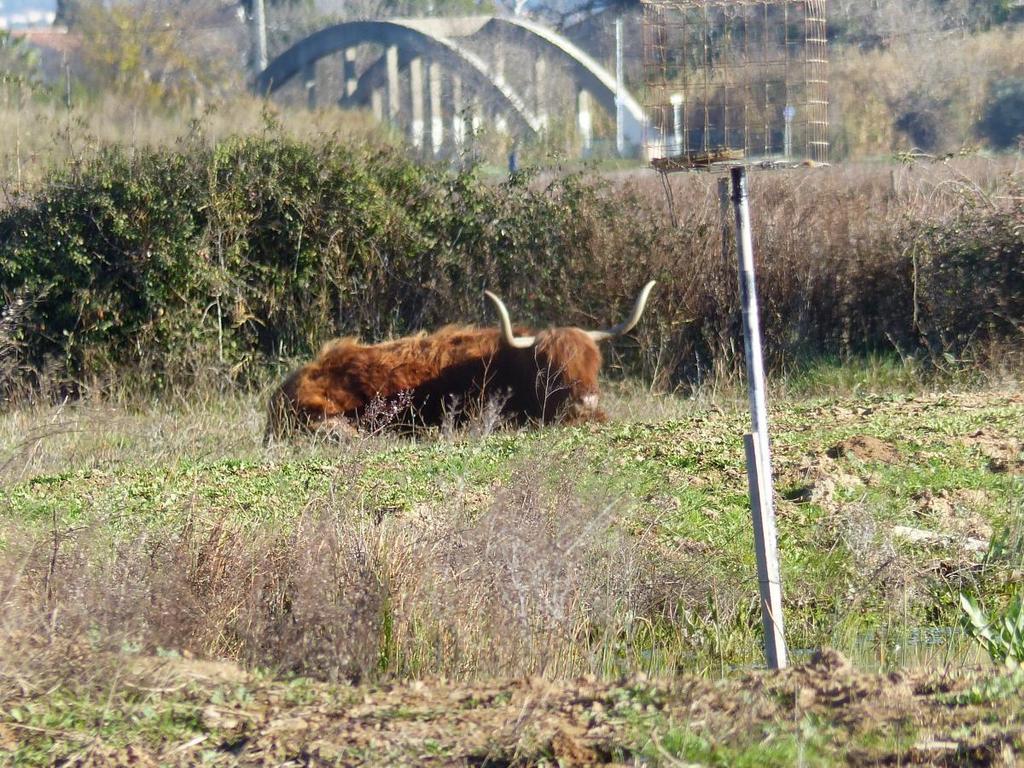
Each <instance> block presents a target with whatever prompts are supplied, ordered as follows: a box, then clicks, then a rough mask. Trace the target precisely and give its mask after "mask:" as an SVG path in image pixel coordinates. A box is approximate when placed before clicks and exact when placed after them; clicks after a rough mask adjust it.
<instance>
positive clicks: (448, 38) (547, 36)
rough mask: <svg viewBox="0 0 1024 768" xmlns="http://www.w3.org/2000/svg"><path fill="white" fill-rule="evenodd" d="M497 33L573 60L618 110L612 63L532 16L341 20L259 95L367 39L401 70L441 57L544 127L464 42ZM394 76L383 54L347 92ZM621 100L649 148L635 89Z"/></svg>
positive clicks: (601, 100) (284, 61)
mask: <svg viewBox="0 0 1024 768" xmlns="http://www.w3.org/2000/svg"><path fill="white" fill-rule="evenodd" d="M489 35H495V36H500V37H501V38H503V39H507V40H510V41H513V42H517V43H520V44H521V45H522V46H523V47H524V48H526V49H528V50H531V51H534V52H535V53H537V54H544V55H546V56H548V57H550V58H551V59H553V60H555V61H557V62H560V63H561V64H563V65H565V71H566V72H567V73H568V75H569V77H570V80H571V81H572V83H573V86H574V87H575V88H576V90H577V91H578V92H579V91H586V92H587V93H589V94H590V95H591V96H592V97H593V98H594V99H595V100H596V102H597V103H598V104H599V105H600V106H601V107H602V108H603V109H604V110H605V111H607V112H608V113H609V114H611V115H615V114H616V107H617V103H616V97H617V89H616V82H615V77H614V76H613V75H612V74H611V73H609V72H608V70H607V69H605V68H604V67H603V66H601V65H600V64H599V63H598V62H597V61H596V60H594V59H593V58H592V57H591V56H589V55H588V54H587V53H586V52H584V51H583V50H582V49H581V48H579V47H578V46H577V45H575V44H574V43H572V42H571V41H570V40H568V39H567V38H565V37H564V36H562V35H560V34H558V33H557V32H555V31H554V30H551V29H548V28H547V27H545V26H543V25H541V24H536V23H534V22H531V21H527V20H525V19H520V18H511V17H504V16H494V17H468V18H464V19H388V20H382V21H352V22H345V23H342V24H335V25H333V26H330V27H327V28H325V29H322V30H320V31H319V32H314V33H313V34H312V35H310V36H309V37H307V38H305V39H303V40H300V41H299V42H297V43H295V44H294V45H293V46H292V47H291V48H289V49H288V50H287V51H285V52H284V53H282V54H281V55H280V56H278V57H277V58H276V59H274V60H273V61H272V62H271V63H270V64H269V65H268V66H267V68H266V69H265V70H264V71H263V72H261V73H260V74H259V75H258V76H257V77H256V80H255V83H254V86H253V87H254V90H255V91H256V92H258V93H262V94H269V93H273V92H274V91H276V90H277V89H278V88H280V87H281V86H283V85H284V84H285V83H287V82H288V81H289V80H291V79H292V78H293V77H295V76H298V75H300V74H301V73H303V72H304V71H306V70H307V68H308V67H310V66H311V65H312V64H314V63H315V62H316V61H318V60H319V59H321V58H324V57H325V56H330V55H332V54H335V53H339V52H342V51H344V50H347V49H350V48H354V47H356V46H358V45H363V44H367V43H372V44H377V45H382V46H385V47H390V46H394V47H395V48H397V50H398V53H399V56H400V58H399V66H400V67H401V68H403V69H404V68H405V67H406V66H408V64H409V62H410V61H412V60H414V59H416V58H418V57H423V58H427V59H430V60H432V61H437V62H439V63H440V64H441V65H442V66H444V67H446V68H447V69H448V70H449V71H451V72H452V73H453V74H457V75H459V76H460V77H461V78H463V80H464V81H465V82H466V85H467V86H469V87H471V88H472V87H475V88H477V89H479V91H480V92H481V93H484V94H487V95H488V96H489V97H490V98H492V99H494V101H495V103H496V104H497V105H498V106H499V108H500V110H501V111H502V112H504V113H506V114H507V115H508V116H509V117H511V118H512V123H513V125H515V126H517V127H518V128H519V129H521V130H524V131H526V132H527V133H537V132H539V131H540V130H541V129H542V128H543V124H544V121H543V119H542V118H541V117H540V116H539V115H537V114H536V113H535V112H534V111H533V110H531V109H530V107H529V106H528V105H527V102H526V100H525V99H523V98H522V97H521V96H520V94H519V93H518V92H517V91H516V90H515V89H514V88H513V87H512V86H511V85H510V84H509V83H508V82H507V81H506V80H505V78H504V77H501V76H499V75H497V74H495V72H494V71H493V69H492V68H491V67H490V66H489V65H488V64H487V63H486V62H485V61H484V60H483V59H482V58H480V57H479V56H478V55H476V54H475V53H473V52H472V51H471V50H469V48H468V47H467V46H466V45H463V44H460V40H463V39H465V40H466V41H467V42H472V41H473V40H479V39H481V38H486V37H487V36H489ZM386 78H387V72H386V65H385V62H384V60H383V58H382V59H381V60H380V61H378V62H377V63H375V64H373V65H371V66H370V68H369V69H367V70H366V72H364V73H363V74H362V75H361V76H360V77H359V78H358V84H357V86H356V87H355V91H354V92H352V93H349V94H348V95H347V96H346V97H344V98H343V99H342V103H343V104H351V103H366V102H367V101H369V98H370V93H371V92H372V91H373V90H374V89H377V88H379V87H381V86H382V85H383V84H384V83H385V82H386ZM621 99H622V107H623V126H622V127H623V134H624V137H625V138H626V140H627V141H628V142H629V143H631V144H632V145H634V146H636V147H641V146H643V144H644V141H645V139H646V136H645V131H646V128H647V117H646V115H645V114H644V111H643V108H642V107H641V106H640V104H639V103H638V102H637V100H636V99H635V98H634V97H633V96H632V95H631V94H629V93H628V92H624V93H623V94H622V96H621Z"/></svg>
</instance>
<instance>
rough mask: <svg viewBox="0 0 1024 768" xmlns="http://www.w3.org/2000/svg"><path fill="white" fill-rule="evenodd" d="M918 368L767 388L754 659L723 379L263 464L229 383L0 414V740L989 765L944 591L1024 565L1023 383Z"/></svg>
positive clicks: (979, 663) (984, 709) (298, 446)
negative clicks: (783, 632)
mask: <svg viewBox="0 0 1024 768" xmlns="http://www.w3.org/2000/svg"><path fill="white" fill-rule="evenodd" d="M917 381H918V380H917V377H916V376H915V375H913V374H912V373H907V372H906V371H903V370H901V369H900V368H899V367H898V366H895V365H892V364H888V363H877V362H876V363H875V364H872V365H866V366H864V367H861V368H857V367H854V368H850V367H846V368H833V367H831V366H825V367H823V368H819V369H817V370H814V371H811V372H808V373H807V374H805V375H803V376H799V375H793V376H791V377H789V379H788V380H787V383H786V385H785V387H782V388H780V389H779V390H778V391H777V392H776V393H775V395H774V397H773V399H772V403H773V408H772V413H771V417H770V418H771V422H772V428H773V432H772V439H773V451H774V459H775V471H776V476H777V481H776V482H777V488H778V491H779V494H780V496H781V498H780V500H779V502H778V516H779V532H780V548H781V552H782V558H783V580H784V599H785V610H786V615H785V620H786V626H787V636H788V638H787V639H788V643H789V646H790V649H791V653H792V656H793V658H794V660H795V661H796V662H797V664H798V668H797V669H795V670H794V671H793V672H790V673H786V674H785V675H782V676H772V675H768V674H767V673H764V672H759V671H758V667H759V666H760V664H761V651H760V643H761V637H760V618H759V614H758V611H757V604H756V580H755V576H754V562H753V552H752V534H751V529H750V523H749V512H748V507H747V498H746V479H745V475H744V470H743V461H742V442H741V436H742V434H743V432H744V431H745V430H746V429H747V428H748V416H747V414H746V411H745V401H744V397H743V393H742V392H736V391H732V390H724V391H720V392H717V393H715V394H714V395H706V396H703V397H697V398H693V399H680V398H675V397H671V396H661V395H654V394H651V393H648V392H644V391H639V390H636V389H633V388H628V387H621V386H620V387H618V388H615V387H612V391H611V392H610V393H609V397H608V399H609V403H608V407H609V410H610V411H611V413H612V420H611V421H610V423H608V424H605V425H600V426H585V427H573V428H552V429H545V430H536V431H522V432H516V431H506V430H502V429H496V428H494V426H493V425H490V424H487V423H483V422H480V423H477V424H475V425H473V426H472V427H470V428H469V429H467V430H465V431H459V432H456V433H451V434H444V433H436V434H429V435H424V436H421V437H420V438H419V439H417V440H408V439H403V438H398V437H395V436H392V435H389V434H388V433H387V432H386V430H384V429H382V430H381V434H379V435H370V436H368V437H366V438H364V439H360V440H358V441H356V442H354V443H349V444H345V445H338V444H335V443H331V442H327V441H322V440H315V439H311V440H304V441H298V442H296V443H294V444H276V445H272V446H270V447H268V448H264V447H262V446H261V444H260V437H261V433H262V426H263V425H262V400H261V398H260V397H259V396H257V395H252V396H249V395H238V394H233V395H232V394H224V395H218V394H216V393H212V392H211V393H210V394H208V395H204V394H203V393H182V395H181V396H180V398H170V397H169V398H167V399H166V400H164V401H162V402H144V403H139V402H135V401H132V400H131V399H127V400H126V401H124V402H122V403H118V402H117V401H116V400H114V401H106V402H103V403H99V402H91V401H89V400H88V399H87V400H86V401H83V402H80V403H76V404H67V405H64V406H42V405H40V406H37V407H24V408H21V409H16V410H13V411H10V412H8V413H6V414H4V415H3V416H2V417H0V472H2V475H0V482H2V487H3V489H4V493H3V495H2V498H0V521H2V522H0V525H2V528H0V532H2V533H0V536H2V544H3V546H2V550H0V557H2V559H0V568H2V571H0V585H2V589H3V592H2V595H3V601H4V603H3V605H4V613H3V626H2V630H3V636H2V645H3V647H0V658H2V659H3V661H2V662H0V686H2V688H0V696H2V703H0V755H3V754H6V755H7V756H8V759H9V760H10V761H13V762H16V763H19V764H21V763H28V764H33V763H35V764H47V763H51V762H54V761H56V760H57V759H58V758H69V757H70V758H71V763H72V764H79V765H87V764H104V761H107V762H109V761H111V760H113V761H121V762H127V761H128V760H129V759H138V760H140V761H142V764H149V763H147V762H146V761H150V762H158V763H162V764H174V763H178V764H191V763H194V762H198V761H200V759H202V760H205V761H208V762H210V763H212V764H233V763H245V764H270V763H274V764H281V763H283V762H285V761H287V760H289V759H291V760H296V761H298V762H299V763H301V764H331V763H332V762H334V763H351V762H358V761H363V762H368V763H373V764H394V763H395V762H396V761H397V762H430V761H433V762H435V763H438V764H445V763H456V764H464V763H468V764H495V765H503V764H509V763H510V762H511V763H517V762H518V763H534V762H543V761H544V760H547V761H548V762H550V763H552V764H554V763H557V762H561V763H563V764H572V763H574V762H577V763H578V762H588V761H589V762H594V761H597V762H606V761H613V762H616V761H617V762H643V763H650V764H666V765H675V764H678V761H679V760H682V761H683V762H688V761H689V762H694V761H695V762H699V763H703V764H718V765H739V764H751V765H753V764H768V763H774V764H780V765H785V764H795V763H800V762H803V763H805V764H831V763H833V762H837V761H838V762H844V761H852V762H856V763H864V762H868V763H876V762H877V763H889V762H898V761H903V762H919V763H935V764H944V765H947V764H976V763H975V762H972V761H975V760H977V761H980V762H982V763H984V764H1000V761H1002V762H1003V764H1013V760H1014V759H1015V758H1014V755H1019V754H1020V753H1021V750H1022V749H1024V742H1022V740H1021V734H1022V730H1021V721H1020V718H1019V715H1017V714H1016V713H1017V712H1018V711H1019V710H1020V709H1021V708H1020V703H1021V702H1020V694H1019V692H1018V688H1019V686H1017V685H1016V683H1019V682H1020V681H1019V680H1017V681H1016V682H1015V681H1014V679H1012V678H1005V677H1001V676H1000V674H999V670H998V669H995V668H993V667H991V666H990V664H989V662H988V659H987V657H986V656H985V654H984V653H983V652H982V651H981V650H980V649H979V647H978V646H977V645H976V644H974V643H973V642H972V641H971V640H970V639H969V638H968V637H966V635H965V634H964V633H963V631H962V630H961V629H960V625H959V622H960V608H959V596H960V593H961V592H963V593H966V594H970V595H974V596H976V597H977V598H978V599H980V600H981V602H982V603H983V604H984V605H985V607H986V608H987V609H988V610H990V611H995V612H998V611H999V610H1000V608H1001V607H1002V606H1004V605H1005V604H1006V601H1007V600H1008V599H1009V597H1010V596H1011V594H1012V593H1013V591H1014V589H1015V586H1014V585H1015V584H1019V581H1020V578H1021V572H1022V571H1024V545H1022V534H1024V525H1022V520H1024V516H1022V512H1024V508H1022V502H1021V499H1022V494H1021V490H1022V480H1021V475H1022V473H1024V456H1022V454H1021V429H1020V425H1021V424H1022V423H1024V394H1022V393H1021V391H1020V389H1019V386H1018V385H1017V384H1016V383H1014V382H1012V381H1010V382H1001V383H998V384H989V385H986V386H983V387H982V386H977V385H975V386H970V387H953V386H948V385H947V386H945V387H943V388H942V389H941V390H940V391H932V390H930V389H928V388H926V387H924V386H923V385H921V384H920V383H917ZM383 426H384V425H382V427H383ZM908 532H909V533H908ZM922 532H927V533H931V534H937V535H936V536H933V537H931V538H926V539H924V540H916V541H915V540H914V537H915V536H917V537H920V536H921V535H923V534H922ZM825 648H829V649H836V650H837V651H839V652H840V653H841V654H842V656H837V655H835V654H834V653H832V652H825V653H822V652H821V649H825ZM846 659H849V660H850V661H847V660H846ZM315 681H320V682H315ZM542 681H546V682H542ZM570 681H575V682H570ZM129 745H134V746H129ZM4 750H6V752H4ZM126 750H128V751H126ZM131 750H134V751H131ZM332 750H333V751H332ZM76 761H77V762H76ZM90 761H91V762H90Z"/></svg>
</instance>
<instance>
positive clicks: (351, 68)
mask: <svg viewBox="0 0 1024 768" xmlns="http://www.w3.org/2000/svg"><path fill="white" fill-rule="evenodd" d="M343 62H344V63H343V64H342V75H343V76H344V78H345V98H346V99H347V98H350V97H351V96H352V94H353V93H355V92H356V88H357V87H358V86H359V78H358V77H356V49H355V48H346V49H345V53H344V57H343Z"/></svg>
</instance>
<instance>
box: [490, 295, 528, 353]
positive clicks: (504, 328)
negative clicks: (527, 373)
mask: <svg viewBox="0 0 1024 768" xmlns="http://www.w3.org/2000/svg"><path fill="white" fill-rule="evenodd" d="M484 296H486V297H487V298H488V299H490V300H491V302H492V303H493V304H494V308H495V309H496V310H498V327H499V328H501V335H502V338H504V339H505V343H506V344H508V345H509V346H510V347H515V348H516V349H529V348H530V347H532V346H533V344H534V342H535V341H537V337H536V336H519V337H518V338H517V337H516V335H515V334H514V333H512V321H511V320H510V319H509V317H508V310H507V309H505V304H504V302H503V301H502V300H501V299H499V298H498V297H497V296H495V295H494V294H493V293H491V292H490V291H484Z"/></svg>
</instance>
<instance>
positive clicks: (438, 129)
mask: <svg viewBox="0 0 1024 768" xmlns="http://www.w3.org/2000/svg"><path fill="white" fill-rule="evenodd" d="M427 88H428V90H429V92H430V149H431V151H432V152H433V153H434V154H435V155H436V154H438V153H440V151H441V147H442V146H443V145H444V114H443V113H442V112H441V65H440V64H438V63H437V62H436V61H432V62H430V63H429V64H428V65H427Z"/></svg>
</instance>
